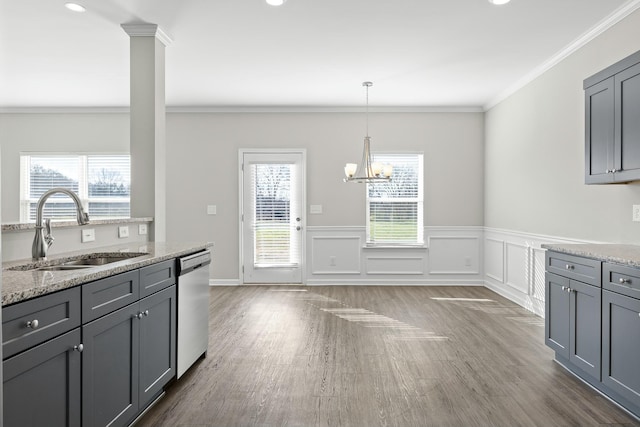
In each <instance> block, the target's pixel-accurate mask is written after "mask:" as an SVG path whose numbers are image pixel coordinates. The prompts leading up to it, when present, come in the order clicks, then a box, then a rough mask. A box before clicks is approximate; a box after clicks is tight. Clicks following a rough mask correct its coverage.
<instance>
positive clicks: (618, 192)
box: [485, 11, 640, 243]
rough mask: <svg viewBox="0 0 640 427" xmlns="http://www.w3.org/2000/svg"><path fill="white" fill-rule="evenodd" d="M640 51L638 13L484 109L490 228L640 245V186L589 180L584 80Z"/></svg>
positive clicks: (486, 218)
mask: <svg viewBox="0 0 640 427" xmlns="http://www.w3.org/2000/svg"><path fill="white" fill-rule="evenodd" d="M639 49H640V11H636V12H635V13H634V14H632V15H630V16H629V17H627V18H626V19H624V20H623V21H621V22H620V23H618V24H617V25H616V26H615V27H613V28H611V29H609V30H608V31H606V32H605V33H603V34H602V35H600V36H599V37H597V38H596V39H594V40H593V41H591V42H590V43H588V44H587V45H586V46H584V47H582V48H581V49H580V50H578V51H577V52H575V53H574V54H572V55H570V56H569V57H568V58H566V59H565V60H563V61H562V62H560V63H559V64H558V65H556V66H555V67H553V68H552V69H551V70H549V71H547V72H546V73H544V74H543V75H542V76H540V77H539V78H537V79H536V80H534V81H533V82H531V83H530V84H529V85H527V86H526V87H524V88H523V89H521V90H519V91H518V92H516V93H515V94H514V95H512V96H511V97H509V98H508V99H506V100H505V101H503V102H501V103H500V104H498V105H497V106H496V107H494V108H492V109H491V110H490V111H488V112H487V113H486V122H485V132H486V133H485V146H486V151H485V225H486V226H488V227H495V228H503V229H509V230H516V231H525V232H530V233H537V234H544V235H550V236H555V237H568V238H575V239H585V240H596V241H605V242H620V243H640V223H637V222H636V223H634V222H632V221H631V209H632V205H633V204H640V184H639V183H633V184H625V185H603V186H597V185H589V186H587V185H585V184H584V94H583V90H582V81H583V80H584V79H585V78H586V77H588V76H590V75H592V74H594V73H596V72H598V71H600V70H601V69H603V68H605V67H607V66H609V65H611V64H612V63H614V62H616V61H618V60H620V59H622V58H624V57H626V56H627V55H629V54H631V53H633V52H635V51H637V50H639Z"/></svg>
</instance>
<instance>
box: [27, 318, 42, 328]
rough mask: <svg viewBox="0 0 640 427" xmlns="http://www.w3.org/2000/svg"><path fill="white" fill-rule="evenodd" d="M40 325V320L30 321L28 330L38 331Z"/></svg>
mask: <svg viewBox="0 0 640 427" xmlns="http://www.w3.org/2000/svg"><path fill="white" fill-rule="evenodd" d="M39 325H40V322H38V319H33V320H29V321H28V322H27V328H29V329H38V326H39Z"/></svg>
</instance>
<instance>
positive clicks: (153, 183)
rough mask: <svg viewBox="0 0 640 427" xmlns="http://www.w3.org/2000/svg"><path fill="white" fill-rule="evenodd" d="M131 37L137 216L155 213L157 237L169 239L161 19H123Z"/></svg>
mask: <svg viewBox="0 0 640 427" xmlns="http://www.w3.org/2000/svg"><path fill="white" fill-rule="evenodd" d="M122 28H123V29H124V31H125V32H126V33H127V34H128V35H129V36H130V37H131V42H130V92H131V106H130V109H131V112H130V128H131V139H130V152H131V216H132V217H149V216H151V217H153V219H154V221H153V227H152V230H150V236H149V239H150V240H151V241H156V242H162V241H165V240H166V169H167V159H166V147H165V146H166V143H165V95H164V85H165V73H164V69H165V52H164V50H165V46H168V45H169V44H170V43H171V39H170V38H169V37H168V36H167V35H166V34H165V33H164V32H163V31H162V30H161V29H160V28H159V27H158V26H157V25H155V24H122Z"/></svg>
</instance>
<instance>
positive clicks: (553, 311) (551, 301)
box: [544, 273, 570, 359]
mask: <svg viewBox="0 0 640 427" xmlns="http://www.w3.org/2000/svg"><path fill="white" fill-rule="evenodd" d="M545 277H546V286H545V318H544V332H545V343H546V344H547V346H549V347H551V348H552V349H553V350H555V351H556V353H558V354H559V355H561V356H563V357H565V358H567V359H568V358H569V306H570V303H569V300H570V298H569V297H570V296H569V292H568V291H567V290H568V289H569V282H570V280H569V279H567V278H565V277H561V276H557V275H555V274H552V273H547V274H546V276H545Z"/></svg>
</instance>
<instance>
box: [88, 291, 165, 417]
mask: <svg viewBox="0 0 640 427" xmlns="http://www.w3.org/2000/svg"><path fill="white" fill-rule="evenodd" d="M82 339H83V343H84V344H85V351H84V354H83V364H82V373H83V375H82V390H83V392H82V396H83V400H82V420H83V425H84V426H105V425H109V426H126V425H128V424H129V423H130V422H131V421H133V419H134V418H135V417H136V416H137V414H138V413H139V412H140V410H142V409H144V408H145V407H146V406H147V405H148V404H149V403H151V401H152V400H153V399H155V398H156V397H157V396H158V395H159V394H160V393H161V392H162V389H163V387H164V386H165V385H166V384H167V382H169V380H171V379H172V378H173V377H174V376H175V369H176V347H175V343H176V286H175V285H173V286H171V287H169V288H166V289H164V290H162V291H160V292H157V293H155V294H152V295H151V296H149V297H146V298H143V299H141V300H140V301H139V302H138V303H134V304H131V305H128V306H126V307H124V308H122V309H120V310H117V311H115V312H113V313H111V314H108V315H106V316H104V317H101V318H99V319H97V320H94V321H93V322H91V323H88V324H86V325H84V326H83V328H82Z"/></svg>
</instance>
